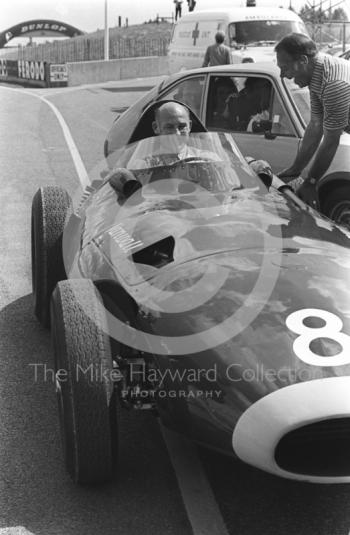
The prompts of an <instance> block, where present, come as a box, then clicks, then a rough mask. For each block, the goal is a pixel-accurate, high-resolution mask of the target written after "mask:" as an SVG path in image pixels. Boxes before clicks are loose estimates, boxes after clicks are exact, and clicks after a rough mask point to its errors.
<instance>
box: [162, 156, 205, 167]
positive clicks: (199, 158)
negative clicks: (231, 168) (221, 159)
mask: <svg viewBox="0 0 350 535" xmlns="http://www.w3.org/2000/svg"><path fill="white" fill-rule="evenodd" d="M213 161H215V160H212V159H211V158H206V157H205V156H188V157H187V158H183V160H179V161H178V162H174V163H173V164H171V165H172V166H173V165H178V164H180V165H181V164H183V163H193V162H197V163H198V162H200V163H206V162H213Z"/></svg>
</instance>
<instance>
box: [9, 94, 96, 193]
mask: <svg viewBox="0 0 350 535" xmlns="http://www.w3.org/2000/svg"><path fill="white" fill-rule="evenodd" d="M1 89H7V90H8V91H16V92H17V93H22V94H23V93H24V94H25V95H29V96H32V97H35V98H38V99H39V100H41V101H42V102H45V103H46V104H47V105H48V106H50V108H51V109H52V111H53V112H54V114H55V115H56V118H57V120H58V122H59V124H60V126H61V128H62V132H63V135H64V138H65V140H66V143H67V146H68V150H69V152H70V154H71V157H72V160H73V164H74V167H75V170H76V172H77V175H78V178H79V181H80V184H81V187H82V188H83V190H84V189H85V188H86V187H87V186H89V185H90V183H91V181H90V178H89V175H88V174H87V172H86V169H85V165H84V163H83V160H82V159H81V156H80V153H79V150H78V147H77V146H76V144H75V142H74V139H73V137H72V134H71V133H70V130H69V128H68V125H67V123H66V121H65V120H64V118H63V116H62V114H61V112H60V111H59V110H58V109H57V108H56V106H55V105H54V104H53V103H52V102H50V101H49V100H47V99H46V98H45V97H44V96H43V95H36V94H35V93H31V92H30V91H26V90H25V89H23V90H22V89H16V88H12V87H5V86H2V87H1Z"/></svg>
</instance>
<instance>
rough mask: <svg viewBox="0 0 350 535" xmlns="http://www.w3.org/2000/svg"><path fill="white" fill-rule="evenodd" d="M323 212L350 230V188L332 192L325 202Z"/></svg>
mask: <svg viewBox="0 0 350 535" xmlns="http://www.w3.org/2000/svg"><path fill="white" fill-rule="evenodd" d="M322 212H323V213H324V214H325V215H326V216H327V217H329V218H330V219H333V221H335V223H338V225H343V226H344V227H346V228H347V229H349V230H350V187H349V186H342V187H340V188H336V189H335V190H334V191H332V192H331V193H330V194H329V196H328V197H327V199H326V200H325V202H324V205H323V210H322Z"/></svg>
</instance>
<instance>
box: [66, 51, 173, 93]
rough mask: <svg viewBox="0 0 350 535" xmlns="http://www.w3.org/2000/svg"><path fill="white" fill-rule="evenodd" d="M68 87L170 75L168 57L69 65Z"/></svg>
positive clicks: (83, 62)
mask: <svg viewBox="0 0 350 535" xmlns="http://www.w3.org/2000/svg"><path fill="white" fill-rule="evenodd" d="M67 68H68V85H69V86H75V85H82V84H95V83H99V82H109V81H113V80H126V79H128V78H141V77H147V76H160V75H162V74H168V73H169V67H168V58H167V56H145V57H140V58H125V59H112V60H109V61H103V60H100V61H79V62H75V63H67Z"/></svg>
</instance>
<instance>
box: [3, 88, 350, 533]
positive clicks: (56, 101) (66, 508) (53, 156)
mask: <svg viewBox="0 0 350 535" xmlns="http://www.w3.org/2000/svg"><path fill="white" fill-rule="evenodd" d="M155 82H156V80H155V79H151V80H146V79H143V80H137V81H129V82H126V81H124V82H119V83H117V82H116V83H113V84H112V83H108V84H101V86H87V87H81V88H65V89H48V90H42V89H23V88H20V87H17V88H15V87H10V86H7V87H5V86H1V87H0V121H1V131H0V155H1V156H0V158H1V173H0V205H1V210H0V224H1V226H0V258H1V262H0V369H1V373H0V466H1V471H0V535H5V534H6V535H28V534H33V535H73V534H74V535H95V534H103V535H112V534H120V535H134V534H135V535H136V534H142V535H148V534H149V535H158V534H159V535H165V534H169V535H173V534H174V535H187V534H191V533H194V534H195V535H227V534H230V535H231V534H232V535H282V534H283V535H348V534H349V531H350V485H312V484H301V483H297V482H292V481H286V480H282V479H279V478H276V477H273V476H269V475H267V474H264V473H262V472H260V471H257V470H255V469H253V468H250V467H247V466H245V465H242V464H241V463H238V462H236V461H233V460H231V459H228V458H226V457H223V456H221V455H219V454H217V453H213V452H208V451H205V450H203V449H198V448H197V447H195V446H194V445H192V444H190V443H188V442H187V441H185V440H183V439H182V438H181V437H178V436H177V435H174V434H172V433H169V432H167V431H166V430H165V429H163V428H162V427H160V426H159V424H158V422H157V420H156V419H155V418H154V417H152V416H151V415H150V414H147V413H135V412H134V413H128V412H123V413H122V414H121V416H120V417H121V423H120V427H121V462H120V468H119V479H118V481H116V482H115V483H113V484H111V485H107V486H102V487H90V488H89V487H84V486H75V485H74V484H73V483H72V482H71V481H70V479H69V477H68V476H67V475H66V473H65V470H64V466H63V462H62V454H61V444H60V436H59V430H58V418H57V406H56V398H55V391H54V384H53V381H52V374H51V372H50V370H51V369H52V368H53V358H52V351H51V345H50V335H49V333H48V332H47V331H46V330H45V329H43V328H42V327H41V326H40V325H39V323H38V322H37V321H36V319H35V318H34V316H33V311H32V298H31V272H30V207H31V200H32V197H33V195H34V193H35V192H36V190H37V189H38V187H40V186H43V185H46V184H60V185H62V186H63V187H65V188H67V190H68V191H69V193H70V194H71V195H74V194H75V192H76V191H77V190H79V177H78V174H77V166H76V161H74V160H73V159H72V155H71V149H72V147H69V146H68V144H67V138H66V137H65V136H64V133H63V130H62V125H61V124H60V123H59V122H58V119H57V116H56V115H55V114H54V112H53V109H52V108H50V106H49V105H48V104H47V102H45V101H44V100H42V99H40V98H38V97H40V96H42V97H44V98H45V99H46V100H47V101H49V102H51V103H52V104H53V105H54V106H55V108H56V109H57V110H58V111H59V112H60V114H61V117H62V118H63V119H64V121H65V123H66V125H67V127H68V130H69V133H70V135H71V139H72V140H73V143H74V144H75V146H76V147H77V149H78V152H79V155H80V158H81V162H82V164H83V167H84V169H86V171H87V173H88V174H90V175H93V174H94V173H95V172H96V169H97V168H98V169H99V168H100V167H101V165H103V155H102V150H103V141H104V138H105V135H106V133H107V131H108V129H109V128H110V126H111V124H112V122H113V119H114V117H115V114H116V112H117V110H123V109H125V108H127V107H128V106H129V105H130V104H131V103H132V102H134V101H135V100H136V98H138V97H139V96H141V95H142V94H143V93H144V91H145V90H146V89H147V87H150V86H152V85H153V84H154V83H155ZM96 164H98V165H97V166H96ZM34 364H36V365H38V364H39V366H36V367H35V366H33V365H34ZM45 365H46V368H45V367H44V366H45ZM35 370H37V374H36V376H35ZM45 370H46V374H45V373H44V372H45Z"/></svg>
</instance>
